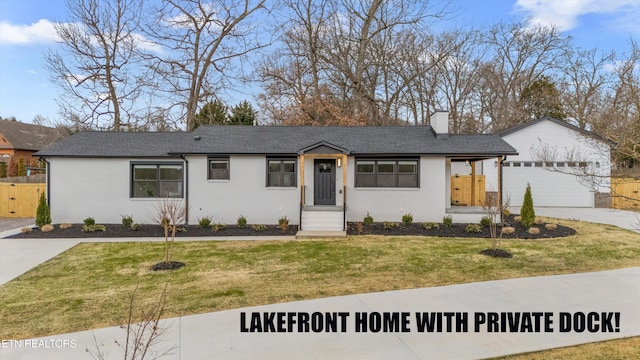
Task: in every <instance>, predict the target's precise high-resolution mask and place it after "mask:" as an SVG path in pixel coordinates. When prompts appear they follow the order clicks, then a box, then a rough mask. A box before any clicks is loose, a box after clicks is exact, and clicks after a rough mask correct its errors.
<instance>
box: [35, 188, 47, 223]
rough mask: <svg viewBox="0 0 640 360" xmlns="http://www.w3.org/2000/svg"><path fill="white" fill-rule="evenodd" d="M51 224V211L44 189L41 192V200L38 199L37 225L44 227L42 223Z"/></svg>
mask: <svg viewBox="0 0 640 360" xmlns="http://www.w3.org/2000/svg"><path fill="white" fill-rule="evenodd" d="M46 224H51V211H50V209H49V205H48V204H47V199H46V198H45V197H44V191H43V192H42V193H40V200H38V208H37V210H36V225H37V226H38V227H42V225H46Z"/></svg>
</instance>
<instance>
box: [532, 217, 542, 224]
mask: <svg viewBox="0 0 640 360" xmlns="http://www.w3.org/2000/svg"><path fill="white" fill-rule="evenodd" d="M533 223H534V224H536V225H542V224H544V220H542V219H540V218H536V221H534V222H533Z"/></svg>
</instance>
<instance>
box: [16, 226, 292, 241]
mask: <svg viewBox="0 0 640 360" xmlns="http://www.w3.org/2000/svg"><path fill="white" fill-rule="evenodd" d="M106 227H107V231H104V232H102V231H95V232H84V231H82V224H73V225H72V226H71V227H70V228H68V229H60V228H59V227H58V226H57V225H56V226H55V230H53V231H50V232H42V231H40V230H39V229H33V231H31V232H30V233H20V234H17V235H13V236H10V237H12V238H45V239H46V238H51V239H56V238H74V239H75V238H118V237H119V238H124V237H161V238H164V230H163V229H162V227H161V226H160V225H140V227H139V228H138V229H137V230H131V229H130V228H128V227H125V226H124V225H122V224H106ZM183 229H184V231H178V232H176V238H185V237H209V236H292V235H295V234H296V233H297V232H298V226H296V225H289V229H288V230H287V231H282V229H281V228H280V227H279V226H276V225H264V226H261V227H260V228H259V229H254V228H253V226H252V225H247V226H246V227H239V226H237V225H226V226H225V227H224V229H222V230H218V231H213V230H212V229H211V227H206V228H201V227H199V226H197V225H189V226H185V227H183ZM169 236H171V234H169Z"/></svg>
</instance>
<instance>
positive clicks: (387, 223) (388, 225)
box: [383, 221, 398, 230]
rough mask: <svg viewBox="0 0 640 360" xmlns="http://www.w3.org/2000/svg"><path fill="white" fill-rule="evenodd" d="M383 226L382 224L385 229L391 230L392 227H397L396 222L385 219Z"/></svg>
mask: <svg viewBox="0 0 640 360" xmlns="http://www.w3.org/2000/svg"><path fill="white" fill-rule="evenodd" d="M383 226H384V229H385V230H391V229H393V228H397V227H398V223H396V222H393V221H385V222H384V224H383Z"/></svg>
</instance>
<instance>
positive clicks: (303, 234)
mask: <svg viewBox="0 0 640 360" xmlns="http://www.w3.org/2000/svg"><path fill="white" fill-rule="evenodd" d="M346 236H347V232H346V231H307V230H300V231H298V232H297V233H296V239H316V238H332V237H346Z"/></svg>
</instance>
